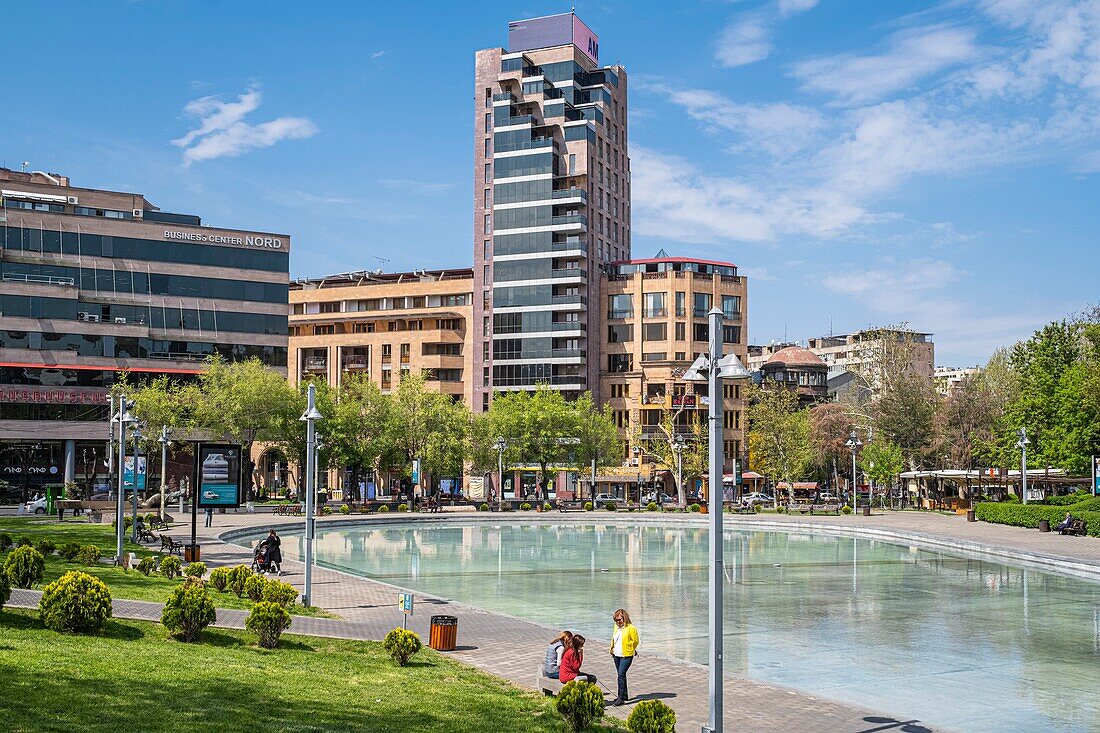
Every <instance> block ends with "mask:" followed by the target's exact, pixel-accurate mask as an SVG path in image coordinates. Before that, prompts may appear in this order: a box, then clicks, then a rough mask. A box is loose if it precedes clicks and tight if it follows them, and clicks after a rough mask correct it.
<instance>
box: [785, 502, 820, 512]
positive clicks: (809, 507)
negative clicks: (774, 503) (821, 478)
mask: <svg viewBox="0 0 1100 733" xmlns="http://www.w3.org/2000/svg"><path fill="white" fill-rule="evenodd" d="M795 512H798V513H799V514H807V513H809V514H813V513H814V505H813V504H806V503H803V502H800V501H796V502H792V503H791V504H789V505H788V506H787V513H788V514H794V513H795Z"/></svg>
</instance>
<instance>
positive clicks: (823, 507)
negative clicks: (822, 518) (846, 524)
mask: <svg viewBox="0 0 1100 733" xmlns="http://www.w3.org/2000/svg"><path fill="white" fill-rule="evenodd" d="M810 514H840V503H839V502H834V503H830V504H814V505H813V506H812V507H810Z"/></svg>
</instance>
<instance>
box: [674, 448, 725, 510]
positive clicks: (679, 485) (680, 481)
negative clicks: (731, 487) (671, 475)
mask: <svg viewBox="0 0 1100 733" xmlns="http://www.w3.org/2000/svg"><path fill="white" fill-rule="evenodd" d="M672 452H673V453H675V454H676V492H677V494H678V493H679V492H680V491H681V490H682V489H683V485H684V436H682V435H680V434H679V433H677V434H676V439H675V440H674V441H672ZM676 498H677V500H679V496H677V497H676ZM723 498H724V497H723Z"/></svg>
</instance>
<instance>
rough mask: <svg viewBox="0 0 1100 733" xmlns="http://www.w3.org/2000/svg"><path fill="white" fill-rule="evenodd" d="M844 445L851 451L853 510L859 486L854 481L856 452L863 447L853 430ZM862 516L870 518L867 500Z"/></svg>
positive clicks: (868, 501)
mask: <svg viewBox="0 0 1100 733" xmlns="http://www.w3.org/2000/svg"><path fill="white" fill-rule="evenodd" d="M844 445H846V446H848V448H849V449H851V451H852V506H853V508H854V507H855V506H856V505H858V504H859V484H858V483H857V479H856V451H857V450H859V447H860V446H861V445H863V443H862V442H861V441H860V439H859V436H858V435H856V431H855V430H853V431H852V434H851V435H849V436H848V440H846V441H844ZM863 514H864V515H865V516H870V514H871V500H870V498H868V499H867V506H866V507H864V511H863Z"/></svg>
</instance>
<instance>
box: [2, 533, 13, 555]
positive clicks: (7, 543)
mask: <svg viewBox="0 0 1100 733" xmlns="http://www.w3.org/2000/svg"><path fill="white" fill-rule="evenodd" d="M11 546H12V539H11V535H10V534H8V533H7V532H4V533H2V534H0V552H7V551H8V549H9V548H10V547H11Z"/></svg>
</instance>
